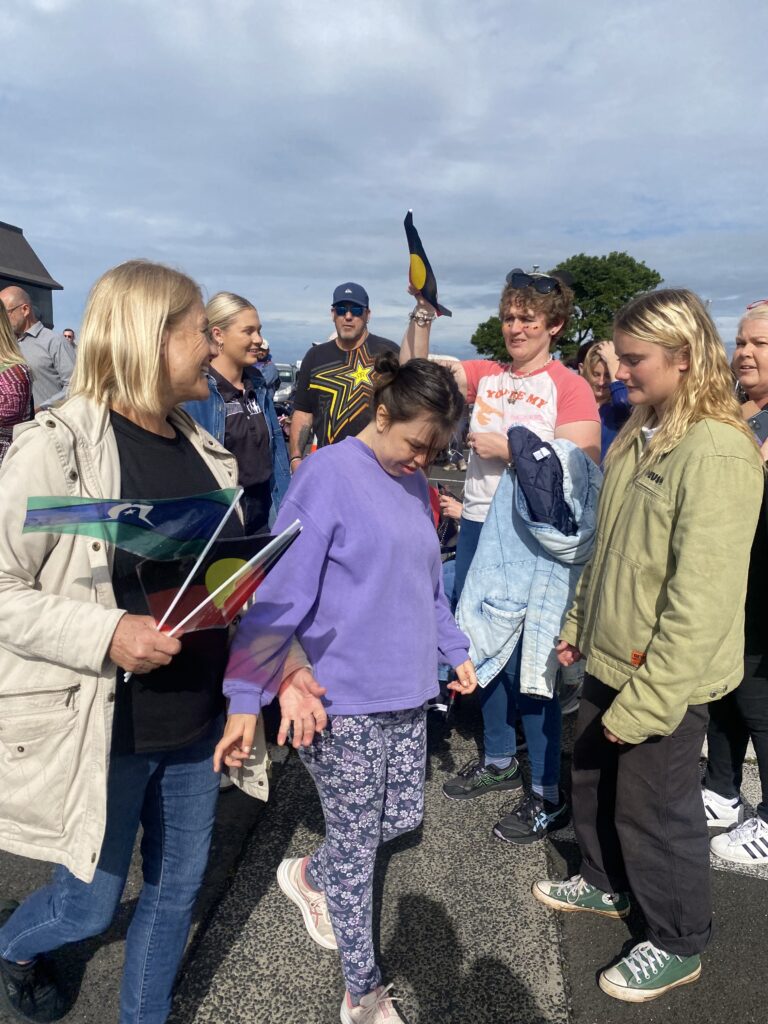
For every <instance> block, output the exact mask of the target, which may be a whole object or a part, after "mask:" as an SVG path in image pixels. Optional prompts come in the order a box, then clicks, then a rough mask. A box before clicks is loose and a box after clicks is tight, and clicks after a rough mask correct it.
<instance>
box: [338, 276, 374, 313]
mask: <svg viewBox="0 0 768 1024" xmlns="http://www.w3.org/2000/svg"><path fill="white" fill-rule="evenodd" d="M337 302H351V303H354V304H355V305H357V306H364V307H365V308H366V309H368V292H367V291H366V290H365V288H363V286H362V285H359V284H355V282H354V281H347V282H346V283H345V284H340V285H339V287H338V288H337V289H336V291H335V292H334V293H333V302H332V303H331V305H332V306H335V305H336V303H337Z"/></svg>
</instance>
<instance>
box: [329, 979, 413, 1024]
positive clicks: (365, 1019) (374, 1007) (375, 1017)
mask: <svg viewBox="0 0 768 1024" xmlns="http://www.w3.org/2000/svg"><path fill="white" fill-rule="evenodd" d="M391 988H392V986H391V985H387V986H386V987H385V986H384V985H379V987H378V988H377V989H374V991H373V992H369V993H368V995H367V996H363V998H362V999H361V1000H360V1005H359V1006H353V1005H352V1001H351V999H350V998H349V992H347V993H345V995H344V1002H343V1003H342V1004H341V1024H382V1022H383V1024H398V1022H399V1024H405V1021H404V1020H403V1018H402V1017H401V1016H400V1014H399V1013H398V1012H397V1010H396V1009H395V1007H394V1005H393V1003H394V997H393V996H391V995H389V990H390V989H391Z"/></svg>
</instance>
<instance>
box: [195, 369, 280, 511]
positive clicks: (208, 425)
mask: <svg viewBox="0 0 768 1024" xmlns="http://www.w3.org/2000/svg"><path fill="white" fill-rule="evenodd" d="M244 372H245V376H246V377H248V378H249V380H250V382H251V385H252V386H253V389H254V391H255V392H256V401H257V402H258V403H259V407H260V408H261V410H262V411H263V413H264V419H265V420H266V421H267V429H268V430H269V443H270V450H271V453H272V478H271V480H270V489H271V493H272V508H271V509H270V513H269V522H270V524H272V523H273V522H274V520H275V517H276V515H277V511H278V509H279V508H280V502H281V501H282V498H283V495H284V494H285V492H286V491H287V490H288V484H289V483H290V482H291V474H290V470H289V463H288V449H287V447H286V444H285V438H284V437H283V431H282V429H281V427H280V424H279V423H278V422H277V413H276V412H275V403H274V401H273V397H272V394H273V393H272V390H271V389H270V388H268V387H267V384H266V382H265V380H264V378H263V376H262V375H261V373H260V372H259V370H257V369H256V368H255V367H246V369H245V371H244ZM208 387H209V389H210V392H211V393H210V395H209V396H208V398H207V399H206V400H205V401H197V402H186V403H185V405H184V408H185V409H186V411H187V412H188V413H189V415H190V416H191V417H192V418H193V419H194V420H196V421H197V422H198V423H199V424H200V426H201V427H203V429H204V430H207V431H208V433H209V434H210V435H211V436H212V437H214V438H215V439H216V440H217V441H218V442H219V444H221V445H223V444H224V427H225V422H226V411H225V403H224V399H223V398H222V397H221V395H220V394H219V390H218V388H217V387H216V381H215V379H214V378H213V377H212V376H211V375H210V374H208Z"/></svg>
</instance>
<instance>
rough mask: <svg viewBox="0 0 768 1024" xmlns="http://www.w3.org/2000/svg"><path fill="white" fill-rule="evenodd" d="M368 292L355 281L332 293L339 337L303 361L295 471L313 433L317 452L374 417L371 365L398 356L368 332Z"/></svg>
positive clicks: (294, 429)
mask: <svg viewBox="0 0 768 1024" xmlns="http://www.w3.org/2000/svg"><path fill="white" fill-rule="evenodd" d="M370 316H371V310H370V306H369V303H368V293H367V292H366V290H365V288H363V287H362V286H361V285H359V284H355V282H354V281H347V282H345V283H344V284H340V285H339V286H338V288H337V289H336V290H335V291H334V293H333V304H332V306H331V319H332V320H333V322H334V325H335V327H336V335H335V337H333V338H332V339H331V340H330V341H327V342H325V343H324V344H322V345H314V346H313V347H312V348H311V349H310V350H309V352H307V354H306V355H305V356H304V358H303V359H302V361H301V369H300V370H299V378H298V381H297V382H296V401H295V403H294V407H293V416H292V418H291V437H290V442H289V449H290V455H291V470H292V471H295V470H296V468H297V466H298V465H299V464H300V462H301V459H302V457H303V455H304V452H305V450H306V448H307V445H308V443H309V441H310V440H311V438H312V435H313V434H314V435H315V437H316V438H317V446H318V448H322V447H323V445H326V444H334V443H335V442H336V441H341V440H343V439H344V438H345V437H349V436H350V435H354V434H358V433H359V432H360V431H361V430H362V429H363V427H364V426H366V424H367V423H368V422H369V420H370V418H371V414H370V402H371V394H372V391H373V388H372V385H371V374H372V372H373V361H374V359H375V357H376V356H377V354H378V353H379V352H381V351H382V350H384V349H389V350H390V351H392V352H398V351H399V349H398V346H397V345H396V344H395V343H394V342H393V341H389V340H388V339H387V338H379V337H377V336H376V335H375V334H370V333H369V332H368V321H369V319H370Z"/></svg>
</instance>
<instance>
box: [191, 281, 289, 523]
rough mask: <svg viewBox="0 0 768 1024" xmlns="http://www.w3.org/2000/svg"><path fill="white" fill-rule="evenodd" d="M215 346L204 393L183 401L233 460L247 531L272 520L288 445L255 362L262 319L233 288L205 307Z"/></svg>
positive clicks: (283, 478)
mask: <svg viewBox="0 0 768 1024" xmlns="http://www.w3.org/2000/svg"><path fill="white" fill-rule="evenodd" d="M205 312H206V316H207V317H208V333H209V334H210V337H211V341H212V342H213V344H214V345H215V347H216V356H215V357H214V358H213V359H212V360H211V366H210V370H209V372H208V375H207V377H208V388H209V395H208V398H207V399H205V400H203V401H195V402H188V403H187V404H186V406H185V408H186V410H187V412H188V413H189V414H190V416H192V418H193V419H195V420H197V422H198V423H199V424H200V425H201V426H203V427H205V429H206V430H207V431H208V433H209V434H211V435H212V436H213V437H215V438H216V440H217V441H218V442H219V444H222V445H223V446H224V447H225V448H226V449H227V451H230V452H232V454H233V455H234V456H235V459H236V460H237V469H238V477H239V482H240V486H241V487H243V499H242V507H243V516H244V520H245V521H244V526H245V532H246V534H253V533H258V532H259V531H260V530H264V529H266V528H267V526H268V524H269V521H270V519H272V520H274V518H275V516H276V515H277V510H278V508H279V507H280V499H281V498H282V496H283V494H284V493H285V490H286V488H287V486H288V482H289V480H290V473H289V471H288V449H287V448H286V445H285V438H284V437H283V431H282V429H281V427H280V424H279V423H278V420H277V413H276V412H275V403H274V400H273V391H272V389H271V388H270V387H269V385H268V384H267V382H266V380H265V379H264V376H263V375H262V373H261V371H260V370H259V367H258V362H259V359H260V356H261V342H262V338H261V319H260V317H259V312H258V310H257V309H256V307H255V306H254V305H253V304H252V303H250V302H249V301H248V300H247V299H243V298H241V296H239V295H234V294H233V293H232V292H218V293H217V294H216V295H214V296H213V298H212V299H210V300H209V301H208V303H207V305H206V307H205Z"/></svg>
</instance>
